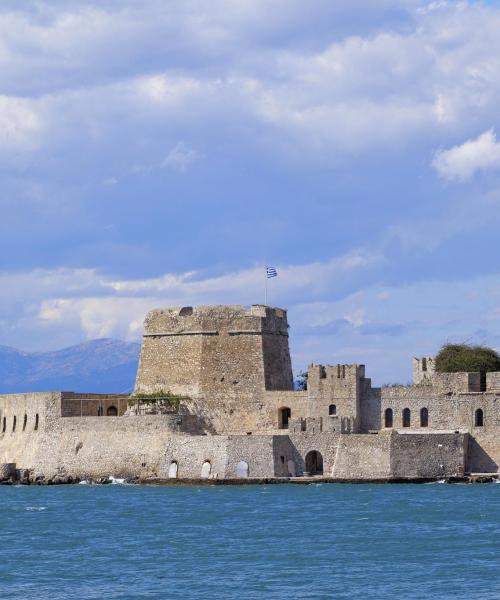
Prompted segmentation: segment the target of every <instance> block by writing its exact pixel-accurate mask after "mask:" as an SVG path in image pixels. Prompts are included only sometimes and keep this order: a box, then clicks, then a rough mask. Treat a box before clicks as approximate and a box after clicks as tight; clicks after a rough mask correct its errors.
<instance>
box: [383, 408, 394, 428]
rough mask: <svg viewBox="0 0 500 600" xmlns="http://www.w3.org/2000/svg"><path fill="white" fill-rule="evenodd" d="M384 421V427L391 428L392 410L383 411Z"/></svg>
mask: <svg viewBox="0 0 500 600" xmlns="http://www.w3.org/2000/svg"><path fill="white" fill-rule="evenodd" d="M384 420H385V426H386V427H392V423H393V418H392V408H386V409H385V413H384Z"/></svg>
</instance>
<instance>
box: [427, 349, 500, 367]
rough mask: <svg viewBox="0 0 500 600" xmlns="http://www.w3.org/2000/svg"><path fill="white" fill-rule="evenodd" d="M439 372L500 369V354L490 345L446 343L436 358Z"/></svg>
mask: <svg viewBox="0 0 500 600" xmlns="http://www.w3.org/2000/svg"><path fill="white" fill-rule="evenodd" d="M434 365H435V369H436V371H437V372H438V373H459V372H469V373H471V372H480V373H488V372H490V371H500V356H499V355H498V353H497V352H496V351H495V350H493V348H488V346H471V345H469V344H445V345H444V346H443V347H442V348H441V350H440V351H439V352H438V354H437V356H436V358H435V363H434Z"/></svg>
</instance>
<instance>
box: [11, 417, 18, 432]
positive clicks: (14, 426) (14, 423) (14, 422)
mask: <svg viewBox="0 0 500 600" xmlns="http://www.w3.org/2000/svg"><path fill="white" fill-rule="evenodd" d="M16 422H17V418H16V417H14V420H13V421H12V431H15V430H16Z"/></svg>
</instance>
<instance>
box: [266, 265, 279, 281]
mask: <svg viewBox="0 0 500 600" xmlns="http://www.w3.org/2000/svg"><path fill="white" fill-rule="evenodd" d="M266 277H267V278H268V279H271V277H278V271H276V269H275V268H274V267H266Z"/></svg>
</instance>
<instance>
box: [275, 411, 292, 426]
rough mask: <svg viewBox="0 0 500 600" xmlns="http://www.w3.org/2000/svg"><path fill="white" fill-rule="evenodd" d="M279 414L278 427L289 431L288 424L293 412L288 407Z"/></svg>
mask: <svg viewBox="0 0 500 600" xmlns="http://www.w3.org/2000/svg"><path fill="white" fill-rule="evenodd" d="M278 414H279V422H278V427H279V428H280V429H288V422H289V421H290V417H291V416H292V411H291V410H290V409H289V408H288V407H287V406H284V407H283V408H280V409H279V411H278Z"/></svg>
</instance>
